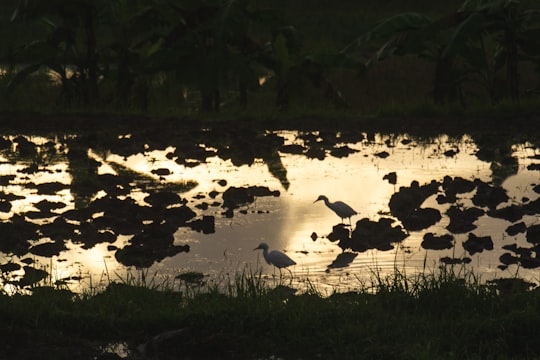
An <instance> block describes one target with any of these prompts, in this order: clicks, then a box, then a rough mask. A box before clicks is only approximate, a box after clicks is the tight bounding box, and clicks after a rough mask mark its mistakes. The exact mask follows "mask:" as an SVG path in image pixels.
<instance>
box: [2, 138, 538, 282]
mask: <svg viewBox="0 0 540 360" xmlns="http://www.w3.org/2000/svg"><path fill="white" fill-rule="evenodd" d="M241 137H242V136H241ZM24 138H25V139H28V140H29V142H30V143H31V144H34V147H33V149H34V150H33V152H31V153H30V154H29V155H28V154H26V153H24V154H22V156H21V152H22V149H24V148H23V147H22V146H20V145H19V143H21V141H22V140H21V139H20V138H19V143H17V142H16V141H15V139H16V138H15V137H5V139H8V140H9V141H11V146H8V147H7V148H6V149H5V150H4V158H3V159H2V160H3V161H2V164H0V174H1V175H2V177H3V178H5V179H6V182H5V184H4V186H3V191H4V194H15V195H19V196H20V197H21V198H18V199H9V198H8V197H7V196H6V198H8V199H9V200H6V201H9V202H10V204H11V205H12V208H11V209H10V210H9V211H6V212H3V213H1V215H2V219H3V220H4V222H13V216H14V214H17V213H18V214H21V213H23V214H25V216H26V219H27V222H32V223H38V224H47V223H51V222H52V221H54V219H55V218H57V217H58V215H59V214H62V213H63V212H64V211H67V210H69V209H75V208H77V209H80V208H84V206H85V204H88V203H92V202H93V201H95V200H96V199H99V198H100V197H104V196H105V195H106V191H104V190H99V191H98V190H97V188H96V189H94V190H93V192H90V194H91V195H88V196H81V192H82V190H80V189H79V188H78V189H79V190H77V191H74V190H73V187H74V184H75V183H76V184H79V185H80V184H85V186H90V185H88V184H86V183H85V182H84V181H85V179H86V178H85V176H91V175H92V171H90V170H87V168H86V166H88V167H89V168H91V167H92V166H95V173H96V174H97V175H98V176H99V175H103V174H115V175H117V174H119V171H122V172H123V174H124V173H125V172H126V170H130V171H132V172H133V173H129V174H130V175H129V176H133V177H137V179H138V180H133V178H132V179H131V181H130V188H129V191H128V192H127V193H125V194H121V195H118V196H117V197H118V198H121V199H124V200H125V199H133V202H134V203H136V204H140V205H141V206H142V205H145V208H146V205H148V204H146V203H145V200H144V199H145V197H146V196H147V195H148V193H151V192H174V193H178V194H179V195H180V196H181V198H182V199H184V200H185V202H186V206H187V207H189V208H190V209H191V210H193V211H194V212H195V213H196V215H195V219H200V218H202V217H203V216H213V217H214V221H215V223H214V224H215V229H214V231H210V233H204V232H203V231H196V230H194V229H192V228H190V227H187V226H180V227H178V229H177V230H176V231H174V245H189V248H190V249H189V252H179V253H177V254H176V255H171V256H157V257H156V259H155V261H152V264H151V266H144V267H143V268H144V271H143V272H142V275H144V276H145V277H146V280H147V281H148V279H151V281H156V282H159V281H162V280H161V279H162V278H169V279H170V278H174V276H176V275H178V274H181V273H184V272H191V271H196V272H201V273H203V274H205V276H206V277H205V279H206V281H208V282H217V283H220V282H222V281H226V280H227V279H228V278H229V277H234V274H236V273H238V272H239V271H240V272H242V271H248V272H257V271H259V270H260V271H262V273H263V274H265V275H268V278H270V279H272V276H273V274H279V273H278V272H276V270H275V269H274V268H273V267H272V266H269V265H267V264H266V263H264V260H263V258H262V253H261V252H260V251H253V248H255V247H256V246H257V245H258V244H259V243H260V242H263V241H264V242H267V243H268V244H269V245H270V248H271V249H278V250H282V251H284V252H286V253H287V254H288V255H289V256H290V257H291V258H293V259H294V260H295V261H296V263H297V265H295V266H294V267H292V268H291V271H292V274H293V284H294V285H293V286H295V287H298V288H300V287H305V286H316V287H317V288H318V289H319V290H321V291H323V292H331V291H334V290H337V291H347V290H355V289H357V288H359V287H361V286H362V283H363V281H365V280H366V279H370V278H372V277H373V276H374V274H379V275H383V276H384V275H385V274H389V273H391V272H393V271H395V269H396V268H397V269H399V271H402V272H405V273H407V274H414V273H418V272H430V271H434V270H436V269H437V268H438V267H439V266H440V258H442V257H445V256H447V257H451V258H456V259H463V258H469V259H470V260H471V261H470V263H468V264H467V265H465V268H467V269H473V270H474V271H475V272H477V273H478V274H480V276H481V277H482V279H485V280H487V279H491V278H498V277H512V276H514V275H515V274H516V273H518V274H519V275H520V276H522V277H524V278H526V279H527V280H532V281H535V280H536V278H537V271H536V270H535V268H529V269H525V268H523V266H520V265H519V263H518V264H509V265H508V266H502V265H504V264H501V261H500V256H501V255H502V254H503V253H505V252H508V251H507V249H503V248H502V247H503V246H505V245H509V244H517V246H518V247H527V248H530V247H531V242H527V241H526V240H527V239H526V233H525V232H520V233H518V234H515V235H512V236H510V235H508V234H507V232H506V231H505V230H506V229H507V227H508V226H509V225H511V224H512V223H519V222H520V221H523V222H524V224H525V225H526V226H527V227H530V226H531V225H535V224H536V223H537V219H538V215H537V213H530V212H529V213H527V214H525V215H523V216H522V217H521V218H520V219H519V220H516V221H513V222H512V221H507V220H503V219H496V218H493V217H491V216H487V214H484V215H482V216H480V218H479V219H478V220H477V221H475V222H474V225H475V226H476V228H474V229H473V230H471V231H467V232H464V233H458V234H453V236H454V242H453V244H454V245H453V247H452V248H450V249H446V250H427V249H425V248H424V247H423V246H422V245H421V244H422V241H423V237H424V235H425V234H426V233H434V234H436V235H442V234H448V233H449V231H448V229H446V227H447V226H448V225H449V222H450V221H449V218H448V216H446V214H445V213H446V210H447V209H448V208H449V207H450V206H451V205H452V204H447V203H442V204H441V203H439V202H438V201H437V195H440V194H441V192H442V191H441V190H440V189H439V191H438V192H437V193H436V194H434V195H432V196H429V197H428V198H427V199H426V200H425V201H424V202H423V204H422V207H423V208H426V207H430V208H435V209H437V210H439V211H440V213H441V214H442V218H441V220H440V221H437V222H436V223H434V224H433V225H431V226H429V227H427V228H422V229H419V230H414V231H412V230H409V231H405V232H406V233H407V237H406V238H405V239H404V240H403V241H401V242H399V243H392V244H391V246H392V249H389V250H386V251H382V250H377V249H367V250H366V251H351V250H345V252H344V251H343V249H342V248H340V246H339V245H338V242H332V241H330V240H329V239H328V238H327V237H326V236H327V235H329V234H330V233H331V232H332V228H333V226H334V225H337V224H339V223H340V222H341V220H340V219H339V217H337V216H336V215H335V214H334V213H333V212H332V211H330V209H328V208H327V207H325V205H324V203H322V202H316V203H314V200H316V199H317V197H318V195H321V194H324V195H327V196H328V197H329V199H330V200H331V201H336V200H342V201H345V202H346V203H348V204H349V205H350V206H352V207H353V208H354V209H355V210H356V211H357V212H358V213H359V214H358V215H357V216H355V217H353V219H352V224H353V228H354V227H355V223H356V221H359V220H361V219H369V220H371V221H373V222H377V221H379V219H381V217H386V218H392V219H394V220H395V223H394V224H393V225H394V226H401V225H402V224H401V223H400V221H399V220H398V219H397V218H396V216H394V214H392V211H391V209H390V206H389V203H390V200H391V198H392V196H393V195H394V194H396V193H397V192H398V191H399V190H400V188H402V187H404V188H408V187H410V186H411V183H412V182H413V181H417V182H418V183H419V184H420V185H424V184H429V183H430V182H432V181H436V182H442V181H443V179H444V178H445V176H449V177H451V178H463V179H466V180H470V181H481V182H482V183H486V184H491V185H492V186H493V187H497V188H498V187H501V188H502V189H504V191H505V192H506V194H507V195H508V196H509V200H508V201H506V202H504V203H501V204H499V205H498V208H503V207H505V206H509V205H510V204H518V205H519V206H521V205H523V204H526V203H529V202H532V201H534V200H536V199H537V198H538V193H537V192H535V191H534V190H535V185H536V184H538V183H539V181H538V180H539V172H538V170H536V168H535V167H534V164H535V162H536V161H538V160H537V157H536V155H537V151H536V147H535V146H534V145H532V144H530V143H526V142H523V143H515V144H513V145H512V147H511V151H510V154H509V156H508V157H506V158H503V160H504V161H502V162H500V161H498V159H497V158H496V157H494V159H495V160H493V161H486V160H481V159H480V158H484V157H483V156H479V150H480V148H479V145H477V144H476V143H475V140H474V139H473V138H471V137H468V136H463V137H460V138H457V139H456V138H449V137H447V136H438V137H434V138H429V139H418V138H413V137H411V136H409V135H407V134H400V135H382V134H374V135H368V134H362V133H356V134H354V136H348V137H345V136H340V134H339V133H338V134H330V135H328V134H321V133H318V132H312V133H302V132H297V131H278V132H267V133H265V134H262V135H261V134H258V135H256V137H255V140H254V141H251V140H250V139H249V138H247V139H244V140H245V141H247V142H245V143H241V144H240V145H237V144H236V143H234V142H231V143H229V144H227V145H222V144H221V143H220V142H219V141H216V140H213V141H209V142H208V143H201V142H198V141H200V139H201V138H202V139H204V137H201V138H197V139H195V138H194V139H193V141H194V144H191V145H190V146H191V147H189V151H187V150H185V151H184V152H183V153H182V152H179V151H178V149H179V148H181V147H183V146H187V145H186V143H185V142H184V143H182V145H179V144H178V143H176V144H175V143H171V144H166V143H162V144H159V145H160V146H156V145H155V144H153V143H152V142H151V141H149V142H148V144H146V145H145V146H144V147H142V146H141V144H140V143H138V142H136V141H133V143H135V144H136V145H138V146H135V147H134V148H129V147H121V148H120V149H116V148H115V147H114V146H111V145H110V144H108V145H107V146H103V145H94V146H87V144H86V143H84V144H82V145H80V144H79V143H78V142H74V141H73V139H72V138H71V137H63V138H62V137H60V138H45V137H27V136H25V137H24ZM268 138H270V139H276V138H277V139H280V140H281V141H283V144H279V142H278V145H276V146H274V147H273V148H272V149H276V150H275V151H266V150H264V151H261V152H260V153H259V152H257V151H256V150H254V149H256V148H257V143H256V141H257V139H268ZM328 138H330V139H331V141H330V142H328ZM212 139H213V138H212ZM113 140H114V141H119V142H122V144H123V143H124V142H130V140H131V136H130V135H129V134H126V136H123V137H119V138H118V139H113ZM184 140H185V139H184ZM272 141H274V140H272ZM261 142H264V141H263V140H261ZM216 144H220V145H216ZM79 145H80V146H81V150H80V151H81V152H82V153H83V156H82V157H81V158H74V157H69V156H67V155H66V153H69V151H70V150H71V149H73V148H74V147H75V146H79ZM261 145H263V144H262V143H261ZM289 145H297V146H299V147H298V148H293V147H291V146H289ZM130 146H132V144H131V143H130ZM193 146H195V152H194V150H193V149H194V148H193ZM221 146H222V147H221ZM235 146H238V147H239V148H238V149H234V147H235ZM29 148H32V147H31V146H29ZM141 148H142V149H141ZM292 149H295V150H294V151H293V150H292ZM299 149H300V150H299ZM313 149H315V150H317V151H313V152H311V150H313ZM229 150H230V151H233V150H234V151H235V152H236V154H240V155H227V154H228V151H229ZM296 150H299V151H296ZM26 151H31V150H26ZM47 151H48V152H47ZM139 151H141V152H139ZM200 152H203V153H204V154H203V155H201V154H200ZM84 154H86V156H84ZM182 154H187V155H185V158H184V159H181V157H182ZM224 154H225V155H224ZM45 155H46V156H45ZM66 158H67V159H66ZM29 159H32V160H29ZM35 159H39V160H35ZM180 160H181V161H180ZM88 162H91V164H94V165H88ZM531 165H532V167H531ZM33 166H34V167H33ZM528 168H529V169H531V170H529V169H528ZM158 169H160V170H161V171H159V170H158ZM164 169H167V171H164ZM156 170H158V171H156ZM86 171H88V172H89V173H90V175H88V174H86ZM391 172H395V173H396V175H397V180H396V183H395V184H391V183H390V182H389V181H388V180H386V179H384V177H385V175H387V174H389V173H391ZM81 173H84V174H85V175H84V176H82V175H81ZM133 174H135V175H133ZM158 174H161V175H158ZM94 175H95V174H94ZM141 178H143V179H144V181H141V180H140V179H141ZM220 180H221V181H220ZM223 180H225V181H223ZM186 181H194V182H196V185H195V186H193V187H192V188H190V189H188V190H179V188H178V186H179V184H184V183H185V182H186ZM141 182H143V183H144V185H140V183H141ZM47 183H49V184H50V183H53V184H57V187H58V188H57V189H54V190H52V191H44V190H43V189H40V188H39V186H35V185H36V184H47ZM58 184H60V185H62V184H63V185H62V186H60V185H58ZM133 184H135V185H133ZM171 186H175V187H173V188H172V189H174V190H172V191H171ZM251 186H262V187H266V188H268V189H269V190H270V192H276V191H277V192H279V196H273V195H269V196H258V197H255V198H254V201H253V202H247V203H243V204H239V206H238V207H237V208H235V209H233V211H232V213H229V214H228V216H226V215H225V210H226V209H225V208H224V207H223V194H224V192H225V191H226V190H227V189H229V188H231V187H237V188H245V187H251ZM118 187H119V186H117V188H118ZM156 189H157V190H156ZM474 194H475V191H473V192H470V193H463V194H458V199H457V200H456V201H455V202H454V203H453V204H454V205H456V204H459V206H460V207H461V208H468V207H474V205H473V204H472V202H471V199H472V197H473V196H474ZM42 200H47V201H50V202H55V203H64V204H65V205H66V206H65V207H64V208H60V209H53V210H51V211H52V214H50V216H49V217H47V216H37V218H36V219H31V220H30V219H29V215H30V214H32V212H35V210H36V209H35V204H37V203H39V202H40V201H42ZM120 206H122V205H120ZM118 210H119V209H118ZM108 211H109V210H103V212H102V213H105V214H107V212H108ZM486 211H487V210H486ZM102 213H101V212H99V213H95V214H94V215H91V217H90V218H89V219H90V221H87V222H91V223H94V222H95V223H97V219H98V218H101V217H102V216H101V215H102ZM129 214H131V213H129ZM231 215H232V216H231ZM60 217H61V215H60ZM127 220H129V219H127ZM154 221H155V220H154ZM149 222H150V221H149V220H146V222H145V221H143V224H147V223H149ZM68 223H69V221H68ZM75 225H76V226H79V225H80V223H77V222H75ZM73 231H74V234H75V235H78V230H77V229H75V230H73ZM36 232H37V236H33V237H32V238H31V239H30V238H29V239H28V240H30V242H29V244H30V246H34V245H37V244H41V243H48V242H55V243H58V242H59V241H60V240H58V239H55V240H51V237H48V236H47V234H44V233H40V230H36ZM104 232H106V233H107V234H109V233H110V234H112V236H114V239H113V240H111V239H109V240H108V241H106V242H99V241H96V242H95V245H94V243H92V246H91V245H90V244H88V243H85V242H83V243H82V244H83V245H81V241H80V240H76V239H77V238H76V237H73V238H71V237H70V236H72V235H70V234H71V233H70V232H68V234H64V235H62V236H60V238H62V239H63V240H62V241H63V242H64V244H65V249H63V250H61V251H60V252H59V253H58V254H55V255H51V256H38V255H36V254H35V253H34V254H23V251H20V250H17V251H4V254H3V255H2V257H3V261H1V262H2V263H3V264H12V263H15V264H21V265H25V264H26V266H31V267H33V268H36V269H44V270H46V271H47V272H48V273H49V274H50V277H49V278H48V279H49V280H51V279H52V280H58V279H64V280H66V282H67V283H68V284H69V286H70V287H71V288H73V289H75V290H82V289H85V288H88V287H96V286H99V285H100V284H106V283H108V282H109V281H115V280H118V279H124V280H126V279H129V277H130V276H141V272H140V271H139V270H136V269H135V267H134V266H125V265H123V264H122V263H121V262H119V261H118V258H117V257H116V256H115V254H117V252H118V251H119V249H122V248H124V247H126V246H127V245H129V244H130V239H131V237H132V235H130V234H128V233H127V232H126V231H117V229H115V228H114V227H113V226H110V225H108V227H107V228H106V230H104V229H103V228H100V230H99V233H100V234H103V233H104ZM143 232H144V231H143ZM471 232H472V233H474V234H475V235H476V236H491V239H492V241H493V244H494V246H493V250H487V249H484V250H483V251H481V252H476V253H474V254H472V255H471V254H470V253H468V252H467V251H466V250H465V248H464V247H463V242H465V241H466V240H467V238H468V236H469V233H471ZM315 234H316V235H317V237H316V239H315V240H313V238H312V236H314V235H315ZM83 235H84V234H83ZM533 245H534V244H533ZM167 248H169V247H167ZM3 249H5V247H3ZM9 250H11V248H10V249H9ZM14 252H15V253H16V254H14ZM532 257H533V258H534V259H535V257H536V253H535V251H533V253H532ZM337 260H340V261H338V262H336V261H337ZM529 267H530V266H529ZM4 269H6V268H4ZM4 273H7V272H6V271H4ZM24 273H25V270H23V269H22V268H20V269H14V270H13V271H11V272H9V276H8V278H9V279H10V280H11V281H12V282H13V283H14V284H15V286H20V285H21V283H17V281H18V280H20V279H21V278H23V277H24V276H23V275H24ZM132 274H135V275H132ZM284 275H285V276H287V277H289V276H290V275H289V273H288V272H287V271H285V272H284ZM276 276H278V275H276ZM4 277H6V275H5V276H4ZM22 284H24V283H22Z"/></svg>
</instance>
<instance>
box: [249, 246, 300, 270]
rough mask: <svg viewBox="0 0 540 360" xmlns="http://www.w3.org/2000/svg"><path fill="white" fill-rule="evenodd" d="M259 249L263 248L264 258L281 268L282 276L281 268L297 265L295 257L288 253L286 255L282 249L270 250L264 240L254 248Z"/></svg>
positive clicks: (270, 263)
mask: <svg viewBox="0 0 540 360" xmlns="http://www.w3.org/2000/svg"><path fill="white" fill-rule="evenodd" d="M259 249H262V251H263V256H264V260H266V262H267V263H268V265H274V266H275V267H277V268H278V269H279V275H280V277H281V269H282V268H285V269H287V266H291V265H296V262H295V261H294V260H293V259H291V258H290V257H288V256H287V255H285V254H284V253H282V252H281V251H277V250H272V251H270V252H268V244H267V243H264V242H263V243H260V244H259V246H257V247H256V248H255V249H253V250H259ZM287 270H289V269H287ZM289 272H290V273H291V277H292V272H291V270H289Z"/></svg>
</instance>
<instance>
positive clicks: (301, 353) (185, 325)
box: [0, 267, 540, 359]
mask: <svg viewBox="0 0 540 360" xmlns="http://www.w3.org/2000/svg"><path fill="white" fill-rule="evenodd" d="M454 270H455V269H454ZM454 270H452V268H450V267H448V268H446V270H445V269H443V270H442V271H441V272H438V273H437V274H435V273H430V274H419V275H416V276H412V277H411V276H406V275H405V274H402V273H400V272H399V271H396V273H394V274H393V275H390V276H388V277H382V276H379V275H377V274H374V276H373V279H372V281H371V282H369V283H362V284H360V285H359V290H358V291H356V292H350V293H334V294H331V295H330V296H323V295H322V294H320V293H319V292H317V290H316V288H315V286H313V287H311V289H310V290H308V291H306V292H303V293H300V294H296V295H293V294H292V293H294V290H293V291H292V292H291V291H290V288H289V287H288V286H286V284H285V283H279V284H278V285H277V286H276V285H272V286H270V285H268V283H266V282H265V280H264V279H263V278H261V276H260V275H261V274H260V273H257V272H249V271H246V272H244V273H241V274H237V275H236V277H235V278H234V279H230V280H229V282H228V283H226V284H221V285H225V286H219V287H218V286H216V285H215V284H213V285H207V286H201V284H200V283H199V282H198V281H197V284H192V286H193V287H192V288H191V290H194V291H190V290H189V289H188V287H189V286H190V285H189V282H187V281H186V283H185V288H184V287H181V289H184V291H180V289H175V287H174V286H172V283H163V284H164V285H163V286H150V285H148V284H149V283H148V284H146V283H145V282H144V281H133V280H134V279H133V278H132V279H131V281H125V282H124V283H111V284H109V286H108V287H107V288H106V289H105V290H104V291H102V292H98V293H94V294H83V295H75V294H72V293H70V292H68V291H64V290H53V289H52V288H46V287H44V288H35V289H34V290H33V292H32V294H31V295H28V294H15V295H11V296H8V295H6V294H3V295H1V296H0V313H1V315H2V316H0V325H1V326H0V328H1V329H2V334H3V335H4V336H2V337H1V339H3V340H1V341H2V342H4V343H3V347H4V349H5V351H4V355H5V356H8V357H11V358H27V357H28V356H30V354H36V353H37V352H38V351H39V353H40V354H41V355H42V356H45V357H42V358H44V359H47V358H50V359H53V358H54V359H57V358H59V357H60V358H68V357H69V356H79V357H78V358H81V359H84V358H88V359H90V358H100V356H102V357H103V358H104V356H105V355H106V351H111V349H113V348H115V346H118V344H122V345H123V347H122V349H123V352H124V353H123V354H122V356H123V357H125V358H129V359H131V358H133V359H135V358H138V356H141V352H143V353H144V354H145V355H146V356H153V358H155V359H173V358H178V357H183V358H198V357H203V358H208V357H210V358H211V357H219V358H267V357H272V356H275V357H279V358H285V359H294V358H316V357H322V358H327V359H343V358H355V359H358V358H360V359H364V358H365V359H372V358H396V357H397V358H403V359H407V358H410V359H418V358H490V357H493V358H500V357H504V358H515V357H518V358H525V357H528V358H531V357H537V356H538V355H540V346H539V344H540V341H539V340H540V339H539V337H538V332H537V331H535V329H537V328H538V326H540V312H539V309H540V295H539V293H538V291H537V290H536V289H534V290H529V288H530V287H531V285H530V284H526V283H524V282H523V281H522V280H516V279H505V280H500V281H498V282H493V283H489V284H481V283H480V281H479V279H478V278H476V277H475V276H474V275H473V274H470V273H467V272H460V271H454ZM186 277H187V278H189V279H191V278H197V279H199V280H200V279H201V277H200V276H197V275H196V274H192V273H190V274H187V275H186ZM283 281H284V282H285V280H283ZM183 286H184V285H183ZM195 289H196V290H195ZM108 356H111V354H109V355H108Z"/></svg>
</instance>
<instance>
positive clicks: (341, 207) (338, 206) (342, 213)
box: [314, 195, 358, 224]
mask: <svg viewBox="0 0 540 360" xmlns="http://www.w3.org/2000/svg"><path fill="white" fill-rule="evenodd" d="M320 200H323V201H324V203H325V205H326V206H327V207H328V208H329V209H330V210H332V211H333V212H335V213H336V215H337V216H339V217H340V218H341V222H342V223H343V219H347V218H348V219H349V224H350V223H351V216H353V215H356V214H358V213H357V212H356V211H355V210H354V209H353V208H352V207H350V206H349V205H347V204H345V203H344V202H343V201H336V202H330V200H328V198H327V197H326V196H325V195H320V196H319V197H318V198H317V200H315V201H314V203H315V202H317V201H320Z"/></svg>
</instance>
